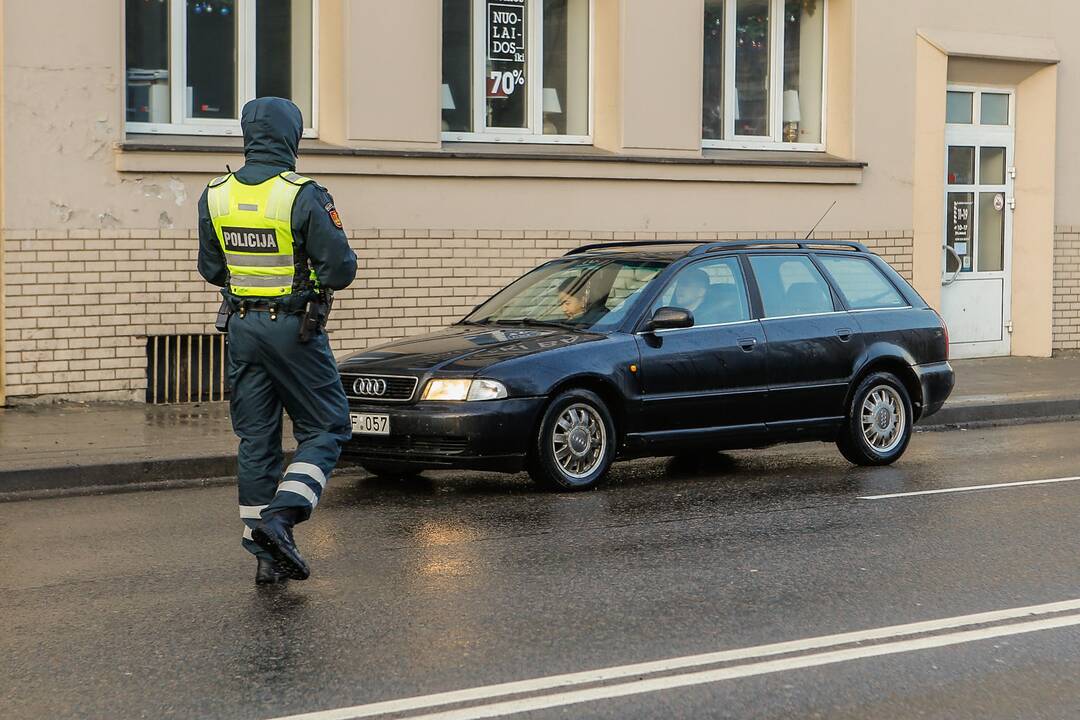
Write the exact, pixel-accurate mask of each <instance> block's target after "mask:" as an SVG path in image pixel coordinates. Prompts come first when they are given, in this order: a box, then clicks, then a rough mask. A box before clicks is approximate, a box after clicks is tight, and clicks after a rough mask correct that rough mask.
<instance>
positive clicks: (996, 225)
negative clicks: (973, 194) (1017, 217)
mask: <svg viewBox="0 0 1080 720" xmlns="http://www.w3.org/2000/svg"><path fill="white" fill-rule="evenodd" d="M1004 250H1005V194H1004V193H996V192H984V193H979V263H978V265H979V267H978V269H979V272H999V271H1001V270H1003V269H1004V267H1005V263H1004V259H1005V257H1004V255H1005V254H1004Z"/></svg>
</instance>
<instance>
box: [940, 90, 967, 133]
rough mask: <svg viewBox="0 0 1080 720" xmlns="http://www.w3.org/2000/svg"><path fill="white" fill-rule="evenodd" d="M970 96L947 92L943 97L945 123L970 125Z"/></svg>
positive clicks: (964, 93) (962, 93) (965, 93)
mask: <svg viewBox="0 0 1080 720" xmlns="http://www.w3.org/2000/svg"><path fill="white" fill-rule="evenodd" d="M971 101H972V94H971V93H969V92H949V93H948V94H946V96H945V122H947V123H955V124H959V125H970V124H971Z"/></svg>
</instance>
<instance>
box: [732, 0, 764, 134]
mask: <svg viewBox="0 0 1080 720" xmlns="http://www.w3.org/2000/svg"><path fill="white" fill-rule="evenodd" d="M735 3H736V4H735V107H734V112H735V134H736V135H747V136H753V135H759V136H760V135H768V134H769V47H770V43H769V15H770V12H769V7H770V5H771V4H772V3H771V2H769V0H735Z"/></svg>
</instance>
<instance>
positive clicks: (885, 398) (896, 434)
mask: <svg viewBox="0 0 1080 720" xmlns="http://www.w3.org/2000/svg"><path fill="white" fill-rule="evenodd" d="M861 420H862V433H863V438H865V440H866V444H867V445H869V446H870V447H871V448H872V449H873V450H875V451H876V452H879V453H882V454H886V453H888V452H891V451H892V450H894V449H895V448H896V446H898V445H899V444H900V443H901V442H903V440H904V431H905V430H906V429H907V412H906V411H905V410H904V401H903V400H902V399H901V398H900V394H899V393H898V392H897V391H896V390H895V389H894V388H892V387H889V386H888V385H877V386H875V387H874V388H873V389H872V390H871V391H870V392H869V393H867V394H866V399H865V400H863V404H862V417H861Z"/></svg>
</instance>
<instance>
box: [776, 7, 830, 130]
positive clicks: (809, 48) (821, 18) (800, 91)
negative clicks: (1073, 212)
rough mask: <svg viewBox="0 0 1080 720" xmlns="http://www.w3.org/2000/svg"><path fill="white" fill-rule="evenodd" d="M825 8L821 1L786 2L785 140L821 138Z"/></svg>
mask: <svg viewBox="0 0 1080 720" xmlns="http://www.w3.org/2000/svg"><path fill="white" fill-rule="evenodd" d="M824 50H825V11H824V9H823V8H822V7H820V5H819V4H818V3H807V2H804V1H803V0H787V2H785V3H784V100H783V102H784V110H783V115H784V117H783V121H784V136H783V139H784V142H805V143H819V142H821V100H822V92H821V78H822V63H823V60H824Z"/></svg>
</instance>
